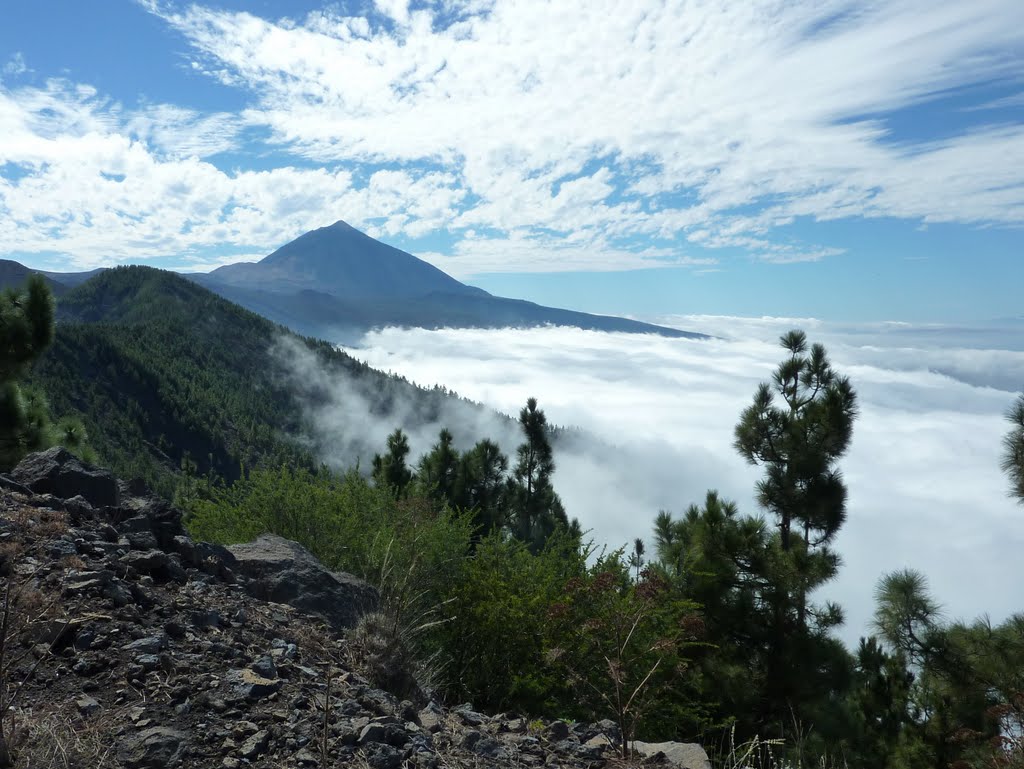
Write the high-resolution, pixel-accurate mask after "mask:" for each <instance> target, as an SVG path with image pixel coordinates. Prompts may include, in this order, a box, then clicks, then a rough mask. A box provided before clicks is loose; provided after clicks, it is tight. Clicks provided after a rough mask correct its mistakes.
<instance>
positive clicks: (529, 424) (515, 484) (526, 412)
mask: <svg viewBox="0 0 1024 769" xmlns="http://www.w3.org/2000/svg"><path fill="white" fill-rule="evenodd" d="M519 424H520V426H521V427H522V429H523V436H524V438H525V441H524V442H523V443H522V444H520V446H519V449H518V451H517V452H516V466H515V468H513V471H512V479H511V484H510V492H511V497H512V500H513V518H512V520H511V521H510V522H509V523H510V525H511V527H512V533H513V534H514V535H515V537H516V538H518V539H519V540H521V541H523V542H525V543H527V545H529V547H530V549H531V550H533V551H534V552H537V551H539V550H540V549H541V548H542V547H543V546H544V543H545V542H546V541H547V538H548V537H549V536H551V534H553V533H554V531H555V530H556V529H557V528H558V526H559V525H563V526H567V527H568V525H569V521H568V518H567V517H566V514H565V508H564V507H562V500H561V499H559V497H558V494H556V493H555V489H554V486H552V484H551V476H552V474H553V473H554V472H555V460H554V454H553V452H552V450H551V441H550V439H549V438H548V420H547V417H546V416H545V415H544V412H543V411H542V410H541V409H539V408H538V407H537V399H536V398H530V399H529V400H527V401H526V405H525V406H524V407H523V408H522V409H521V410H520V412H519Z"/></svg>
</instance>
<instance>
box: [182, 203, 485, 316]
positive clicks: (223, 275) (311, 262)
mask: <svg viewBox="0 0 1024 769" xmlns="http://www.w3.org/2000/svg"><path fill="white" fill-rule="evenodd" d="M190 277H192V278H193V279H198V278H199V277H200V276H197V275H193V276H190ZM199 282H201V283H212V282H218V283H226V284H228V285H231V286H235V287H236V288H248V289H255V290H263V291H267V290H269V291H273V292H276V293H297V292H300V291H317V292H320V293H325V294H329V295H330V296H336V297H340V298H344V299H349V300H357V301H363V300H368V299H396V298H409V297H422V296H426V295H428V294H433V293H442V294H458V295H465V296H478V295H479V296H489V294H487V292H486V291H483V290H482V289H479V288H473V287H471V286H467V285H465V284H463V283H460V282H459V281H457V280H455V278H453V277H451V276H450V275H447V274H446V273H444V272H442V271H441V270H439V269H437V268H436V267H434V266H433V265H431V264H428V263H427V262H424V261H423V260H422V259H417V258H416V257H415V256H413V255H412V254H409V253H406V252H405V251H401V250H399V249H397V248H394V247H393V246H389V245H387V244H386V243H381V242H380V241H379V240H374V239H373V238H371V237H370V236H369V235H366V234H365V233H362V232H360V231H359V230H357V229H355V228H354V227H352V226H351V225H349V224H346V223H345V222H342V221H338V222H335V223H334V224H332V225H330V226H329V227H321V228H320V229H317V230H312V231H311V232H307V233H306V234H305V235H300V236H299V237H298V238H296V239H295V240H293V241H291V242H290V243H286V244H285V245H283V246H281V247H280V248H279V249H277V250H276V251H275V252H274V253H272V254H271V255H270V256H268V257H266V258H264V259H262V260H260V261H259V262H242V263H239V264H229V265H225V266H224V267H218V268H217V269H216V270H214V271H213V272H210V273H208V275H207V276H206V277H205V278H202V279H200V281H199Z"/></svg>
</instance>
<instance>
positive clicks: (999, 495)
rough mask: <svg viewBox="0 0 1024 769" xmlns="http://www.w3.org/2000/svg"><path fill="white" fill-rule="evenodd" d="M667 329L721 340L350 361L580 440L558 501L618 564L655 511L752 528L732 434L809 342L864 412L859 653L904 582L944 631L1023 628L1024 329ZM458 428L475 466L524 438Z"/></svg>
mask: <svg viewBox="0 0 1024 769" xmlns="http://www.w3.org/2000/svg"><path fill="white" fill-rule="evenodd" d="M659 320H661V321H662V322H664V323H668V324H671V325H675V326H678V327H680V328H687V329H692V330H699V331H703V332H706V333H709V334H713V335H715V337H716V338H714V339H710V340H705V341H692V340H681V339H668V338H663V337H658V336H648V335H630V334H608V333H600V332H590V331H582V330H578V329H569V328H547V329H532V330H511V329H509V330H451V329H446V330H440V331H426V330H399V329H385V330H382V331H379V332H374V333H372V334H370V335H368V336H367V337H366V338H365V339H364V340H363V342H362V344H360V345H359V346H358V347H355V348H349V350H348V351H349V352H350V353H352V354H353V355H354V356H356V357H358V358H360V359H362V360H365V361H366V362H367V363H369V364H370V365H371V366H373V367H375V368H379V369H383V370H388V371H393V372H396V373H399V374H401V375H403V376H405V377H407V378H409V379H410V380H412V381H414V382H417V383H419V384H422V385H427V386H430V385H434V384H443V385H445V386H447V387H449V388H451V389H452V390H455V391H456V392H458V393H459V394H461V395H463V396H465V397H468V398H471V399H473V400H476V401H480V402H481V403H484V404H486V405H487V406H490V407H493V408H494V409H497V410H498V411H500V412H504V413H505V414H509V415H512V416H515V415H516V414H517V413H518V410H519V409H520V408H521V407H522V405H523V404H524V403H525V401H526V399H527V398H528V397H530V396H534V397H536V398H537V399H538V400H539V402H540V405H541V407H542V408H543V409H544V410H545V412H546V413H547V415H548V418H549V420H550V421H551V422H552V423H554V424H558V425H562V426H572V427H578V428H580V430H581V433H580V434H579V435H577V436H575V437H573V436H570V439H569V440H567V441H564V442H562V443H561V444H560V446H559V448H558V451H557V454H556V461H557V471H556V477H555V484H556V488H557V490H558V492H559V493H560V494H561V496H562V498H563V500H564V502H565V505H566V508H567V510H568V511H569V513H570V515H573V516H576V517H578V518H579V519H580V521H581V522H582V524H583V525H584V528H586V529H588V530H589V531H590V536H591V537H592V538H593V539H594V540H595V541H596V542H598V543H602V544H608V545H610V546H612V547H617V546H622V545H626V544H627V543H631V542H632V540H633V538H635V537H637V536H641V537H644V538H645V539H647V541H648V544H649V545H650V544H651V536H650V535H651V525H652V521H653V519H654V517H655V515H656V514H657V513H658V511H659V510H661V509H666V510H670V511H673V512H675V513H681V512H682V511H683V510H685V508H686V507H687V506H688V505H689V504H691V503H695V502H696V503H699V502H701V500H702V499H703V497H704V495H705V493H706V491H707V490H708V489H711V488H714V489H718V490H719V491H720V492H721V493H723V494H724V495H725V496H726V497H728V498H731V499H734V500H736V501H737V502H738V503H739V505H740V507H741V510H742V511H744V512H750V513H759V512H760V511H759V510H758V507H757V505H756V502H755V501H754V494H755V492H754V485H755V483H756V481H757V479H758V477H759V475H760V471H759V469H758V468H756V467H752V466H750V465H748V464H746V463H745V461H744V460H743V459H741V458H740V457H739V456H738V454H737V453H736V452H735V450H734V449H733V448H732V432H733V427H734V425H735V423H736V421H737V419H738V417H739V414H740V412H741V411H742V409H743V408H744V407H745V406H746V405H747V404H748V403H749V402H750V399H751V397H752V395H753V393H754V390H755V388H756V387H757V384H758V383H759V382H760V381H765V380H767V379H768V378H769V377H770V376H771V373H772V370H773V369H774V367H775V365H776V364H777V363H778V362H779V360H781V358H782V351H781V349H780V348H779V347H778V337H779V335H780V334H781V333H782V332H784V331H786V330H788V329H790V328H795V327H799V328H803V329H805V330H806V331H807V332H808V335H809V337H810V339H811V341H820V342H823V343H824V344H825V345H826V347H827V348H828V350H829V353H830V355H831V357H832V360H833V363H834V365H835V366H836V367H837V368H838V369H839V370H840V371H841V372H842V373H844V374H847V375H848V376H849V377H850V378H851V380H852V381H853V384H854V386H855V388H856V390H857V393H858V395H859V398H860V411H861V414H860V418H859V419H858V420H857V423H856V428H855V434H854V441H853V445H852V448H851V449H850V452H849V454H848V455H847V456H846V457H845V458H844V459H843V461H842V463H841V468H842V470H843V472H844V474H845V477H846V480H847V482H848V485H849V491H850V498H849V517H848V522H847V524H846V525H845V527H844V528H843V529H842V531H841V532H840V534H839V538H838V542H837V546H838V549H839V551H840V552H841V554H842V557H843V567H842V570H841V573H840V576H839V578H838V579H837V580H836V581H835V582H834V583H832V584H830V585H828V586H827V587H826V588H824V589H823V590H822V591H821V595H820V596H819V598H821V599H826V598H827V599H830V600H835V601H838V602H839V603H840V604H841V605H842V606H843V607H844V609H845V610H846V612H847V623H846V626H845V628H844V630H843V632H842V635H843V638H844V639H845V640H846V641H848V642H849V643H856V640H857V638H858V637H859V636H860V635H863V634H865V633H866V632H869V625H870V620H871V614H872V611H873V592H874V587H875V584H876V582H877V580H878V578H879V577H880V576H881V575H882V574H883V573H885V572H887V571H891V570H894V569H899V568H904V567H913V568H916V569H920V570H922V571H923V572H924V573H925V574H926V575H927V576H928V578H929V581H930V584H931V587H932V589H933V591H934V593H935V594H936V596H937V597H938V598H939V600H940V601H941V603H942V604H943V606H944V609H945V612H946V614H947V616H948V617H949V618H951V619H952V618H962V619H973V618H975V617H977V616H978V615H980V614H983V613H987V614H989V615H990V616H991V617H992V619H993V620H1000V619H1002V618H1004V617H1006V616H1008V615H1009V614H1011V613H1013V612H1016V611H1020V610H1022V609H1024V605H1022V602H1021V598H1020V593H1019V585H1020V553H1022V552H1024V508H1021V507H1020V506H1018V505H1017V504H1016V503H1015V502H1014V501H1013V500H1011V499H1009V498H1008V497H1007V494H1006V491H1007V486H1008V484H1007V481H1006V479H1005V477H1004V476H1003V475H1002V473H1001V472H1000V469H999V463H1000V452H1001V442H1002V437H1003V435H1004V433H1005V432H1006V431H1007V429H1008V426H1009V425H1008V423H1007V422H1006V420H1005V417H1004V415H1005V412H1006V410H1007V409H1008V408H1009V406H1010V405H1011V403H1012V402H1013V400H1014V397H1015V391H1017V390H1019V389H1021V388H1024V344H1022V341H1024V333H1022V331H1024V326H1022V325H1021V324H1020V323H1019V321H1007V322H1006V323H1003V324H1001V325H1000V324H993V325H989V326H975V327H967V326H965V327H959V328H954V327H949V326H909V325H906V324H898V323H891V324H875V325H865V326H839V325H836V324H828V323H823V322H820V321H817V320H813V319H786V318H761V319H750V318H730V317H710V316H699V317H697V316H677V317H671V318H661V319H659ZM353 397H356V396H354V395H353V394H352V393H340V392H339V395H338V399H337V402H336V403H335V404H333V406H332V407H331V410H330V411H326V412H325V413H324V414H323V415H322V418H321V419H320V423H321V425H322V429H324V430H325V431H326V432H329V431H330V430H331V429H332V428H331V425H333V424H339V425H341V424H342V422H343V421H344V422H347V425H348V429H349V430H351V427H352V424H353V423H352V421H351V419H352V417H351V415H352V413H353V411H358V409H354V408H353V406H354V405H356V406H357V405H358V404H354V403H353V401H352V398H353ZM343 414H348V415H349V416H348V418H347V419H344V420H343V419H342V418H341V417H342V415H343ZM447 418H448V419H450V420H451V421H452V422H455V424H451V425H450V426H451V427H453V429H454V430H455V433H456V438H457V440H458V441H459V442H460V443H462V447H463V448H465V447H468V446H469V445H470V444H471V443H472V442H473V441H474V440H476V439H477V438H479V437H484V436H487V435H490V436H491V437H495V438H496V439H498V440H499V441H500V442H501V443H502V444H503V446H504V448H505V449H506V451H509V452H510V453H511V452H513V451H514V448H515V442H516V441H517V436H516V433H515V430H514V429H511V430H510V429H509V423H508V422H507V421H506V422H504V423H502V422H501V421H500V420H497V419H495V420H493V422H489V420H488V419H487V418H482V417H480V416H479V415H476V416H475V417H473V419H472V423H471V424H459V422H460V417H459V416H458V415H457V414H456V413H455V412H453V413H452V414H451V415H450V416H449V417H447ZM392 421H393V420H392ZM395 426H397V425H396V424H391V423H390V421H389V422H388V423H387V424H384V423H379V424H378V423H375V422H374V421H373V420H366V421H365V422H364V423H363V424H362V428H361V429H362V430H363V432H366V433H368V435H367V436H366V438H367V441H370V440H372V441H373V442H375V445H378V446H382V444H383V437H384V436H385V435H386V434H387V432H388V431H390V430H391V429H393V428H394V427H395ZM439 427H440V425H439V424H429V425H425V426H421V427H420V428H419V429H415V430H413V431H412V434H411V436H410V438H411V440H410V442H411V445H412V449H413V455H414V457H415V456H418V455H419V454H421V453H422V452H424V451H426V450H427V449H428V448H429V446H430V443H431V442H433V441H434V440H436V431H437V428H439ZM328 459H329V460H330V459H331V458H330V457H328ZM334 459H335V460H337V459H338V458H337V457H335V458H334ZM365 459H366V458H364V459H363V461H364V462H365ZM649 549H653V548H649Z"/></svg>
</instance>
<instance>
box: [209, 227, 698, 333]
mask: <svg viewBox="0 0 1024 769" xmlns="http://www.w3.org/2000/svg"><path fill="white" fill-rule="evenodd" d="M189 277H190V278H191V279H192V280H195V281H196V282H197V283H200V284H202V285H204V286H206V287H208V288H209V289H210V290H212V291H215V292H216V293H218V294H220V295H221V296H224V297H226V298H228V299H230V300H231V301H234V302H237V303H238V304H241V305H242V306H243V307H247V308H249V309H251V310H253V311H254V312H258V313H260V314H261V315H264V316H265V317H268V318H271V319H272V320H274V321H276V322H278V323H282V324H284V325H287V326H288V327H290V328H292V329H295V330H297V331H299V332H301V333H304V334H311V335H314V336H321V337H324V338H329V339H338V338H339V335H344V334H345V333H346V332H348V331H352V330H355V331H364V330H366V329H370V328H379V327H382V326H407V327H418V328H444V327H452V328H529V327H536V326H546V325H561V326H576V327H579V328H585V329H592V330H597V331H618V332H626V333H646V334H659V335H662V336H670V337H683V338H702V337H703V336H704V335H702V334H694V333H690V332H686V331H680V330H678V329H674V328H667V327H664V326H655V325H652V324H648V323H641V322H639V321H635V320H629V319H626V318H616V317H611V316H604V315H592V314H589V313H583V312H576V311H573V310H563V309H557V308H553V307H544V306H542V305H538V304H534V303H533V302H527V301H523V300H518V299H508V298H504V297H498V296H492V295H491V294H488V293H487V292H486V291H483V290H481V289H478V288H474V287H472V286H467V285H465V284H463V283H460V282H459V281H457V280H455V279H454V278H452V277H450V276H448V275H446V274H445V273H444V272H442V271H441V270H438V269H437V268H436V267H433V266H432V265H430V264H428V263H427V262H424V261H423V260H421V259H417V258H416V257H415V256H413V255H412V254H408V253H406V252H405V251H401V250H399V249H397V248H393V247H391V246H388V245H385V244H384V243H381V242H379V241H377V240H374V239H373V238H371V237H369V236H368V235H365V234H364V233H361V232H359V231H358V230H356V229H354V228H353V227H351V226H349V225H348V224H346V223H345V222H336V223H335V224H333V225H331V226H330V227H323V228H321V229H318V230H314V231H312V232H308V233H306V234H305V235H303V236H301V237H299V238H297V239H296V240H293V241H292V242H291V243H288V244H286V245H284V246H282V247H281V248H279V249H278V250H277V251H275V252H274V253H272V254H271V255H270V256H268V257H266V258H265V259H263V260H262V261H259V262H255V263H245V264H232V265H227V266H225V267H220V268H218V269H216V270H214V271H213V272H211V273H209V274H205V275H202V274H195V275H190V276H189Z"/></svg>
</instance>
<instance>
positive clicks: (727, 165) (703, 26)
mask: <svg viewBox="0 0 1024 769" xmlns="http://www.w3.org/2000/svg"><path fill="white" fill-rule="evenodd" d="M140 1H141V0H140ZM142 4H143V5H144V6H146V7H148V8H150V10H152V11H153V12H154V13H156V14H157V15H159V16H160V17H161V18H163V19H164V20H165V21H166V23H167V24H169V25H170V26H172V27H173V28H174V29H176V30H178V31H179V32H180V33H181V34H182V35H183V36H184V39H185V40H186V41H187V44H188V45H189V46H190V51H191V65H192V71H193V72H194V73H197V74H195V75H194V76H201V77H203V76H205V77H211V78H215V79H217V80H218V81H220V82H222V83H223V84H225V85H227V86H229V87H231V88H236V89H241V90H242V91H243V92H244V93H246V94H247V96H248V99H249V105H248V107H247V108H246V109H244V110H243V111H242V112H240V113H239V114H221V113H214V114H199V113H197V112H195V111H194V110H191V109H189V108H187V107H184V106H180V105H171V104H158V105H142V106H139V107H134V108H131V109H128V108H125V107H122V106H121V105H119V104H117V103H114V102H112V101H111V100H110V99H109V98H107V97H104V96H102V95H100V94H97V93H96V92H95V90H94V89H92V88H90V87H89V86H87V85H82V84H76V83H70V82H64V81H51V82H50V83H48V84H47V85H45V86H35V87H28V86H23V87H19V88H15V87H13V86H12V85H10V84H7V83H6V82H5V83H3V84H0V213H2V214H3V216H2V218H0V222H2V225H0V242H3V244H4V249H5V251H7V252H11V253H13V252H18V251H23V252H35V251H44V250H60V251H64V252H67V253H70V254H71V255H73V256H74V257H76V258H77V260H78V263H79V264H81V265H82V266H91V265H94V264H98V263H100V262H101V261H108V262H109V261H112V260H118V259H128V258H136V259H137V258H145V257H150V256H157V255H169V254H185V255H188V254H192V253H194V252H200V251H203V250H204V249H205V250H209V249H212V248H215V247H221V248H223V247H230V248H237V249H243V250H246V251H248V252H259V251H265V252H269V251H270V250H271V249H272V248H274V247H276V246H278V245H280V244H281V243H282V242H283V241H284V240H286V239H288V238H290V237H293V236H295V235H297V234H299V233H300V232H302V231H305V230H307V229H311V228H313V227H316V226H322V225H324V224H327V223H329V222H331V221H333V220H334V219H338V218H344V219H346V220H348V221H350V222H351V223H353V224H355V225H357V226H361V227H364V228H367V229H368V230H369V231H370V232H371V234H375V235H394V234H397V233H402V234H405V235H409V236H411V237H417V236H420V235H424V234H427V233H429V232H432V231H434V230H438V229H447V230H448V231H449V232H451V233H452V235H453V237H454V241H453V245H452V247H451V252H450V253H444V254H430V255H429V256H430V257H431V259H432V260H433V261H434V262H435V263H436V264H438V265H439V266H442V267H443V268H444V269H446V270H449V271H451V272H453V273H455V274H457V275H468V274H473V273H474V272H483V271H492V272H493V271H499V270H506V271H550V270H576V269H632V268H638V267H646V266H663V265H665V264H681V265H688V264H693V262H694V259H693V256H694V254H693V253H692V251H693V249H691V248H690V247H688V245H687V244H688V243H689V244H692V245H693V246H700V247H702V248H706V247H712V248H716V247H736V248H740V249H743V250H744V251H745V252H747V253H749V254H750V255H751V256H753V257H755V258H759V259H763V260H768V261H775V262H793V261H801V260H815V259H821V258H824V257H827V256H829V255H832V254H835V253H837V252H838V251H839V249H837V248H835V247H834V246H833V245H830V244H828V243H803V242H798V241H792V240H790V239H788V236H784V235H782V234H780V230H779V228H780V227H782V226H785V225H787V224H791V223H792V222H794V221H796V220H799V219H801V218H803V217H806V218H808V219H811V220H830V219H837V218H849V217H898V218H902V219H911V220H918V221H923V222H955V223H961V224H966V225H972V226H973V225H999V226H1005V225H1011V226H1019V225H1020V224H1022V223H1024V166H1022V165H1021V164H1020V163H1013V162H1008V159H1009V158H1013V157H1020V156H1024V125H1021V124H1020V122H1019V120H1018V121H1016V122H1007V119H1006V115H1005V113H1000V112H997V111H995V110H999V109H1006V108H1007V103H1004V102H1002V101H1000V100H999V99H996V100H992V99H989V98H987V97H986V98H984V99H983V98H981V97H980V96H979V97H978V101H979V102H981V101H983V102H985V104H984V105H979V106H984V107H985V109H976V110H964V109H961V108H960V107H957V108H953V107H949V110H950V111H956V112H957V113H958V114H959V115H960V116H961V123H960V125H963V120H967V121H968V127H966V128H957V129H953V128H947V129H943V128H942V121H941V119H940V120H939V121H938V127H937V126H936V122H935V120H934V118H933V117H929V118H927V119H925V118H923V117H918V118H916V119H914V120H910V121H909V122H910V123H915V124H916V125H915V126H914V128H913V130H911V131H909V132H902V133H896V132H895V129H894V128H893V125H894V123H893V122H891V121H890V118H891V117H892V116H893V115H896V114H903V115H904V116H905V115H906V113H905V111H906V110H909V109H912V108H914V107H917V106H920V105H922V104H925V103H928V102H935V101H936V100H939V99H942V98H943V97H947V96H950V95H951V94H954V93H956V94H960V95H961V96H962V95H963V94H965V93H967V94H969V93H970V92H971V90H970V89H971V88H972V87H976V86H982V85H984V86H986V87H988V88H991V87H992V86H993V85H994V84H995V85H998V84H1002V85H1003V86H1006V87H1012V86H1013V84H1014V83H1016V84H1017V85H1018V86H1019V83H1020V78H1021V75H1020V73H1021V67H1022V63H1024V61H1022V55H1021V51H1022V50H1024V5H1022V4H1021V3H1019V2H1017V0H973V1H972V2H959V1H958V0H944V1H941V2H933V1H932V0H894V1H893V2H886V3H872V2H852V1H851V0H824V1H821V0H794V1H793V2H784V3H783V2H777V0H750V1H749V2H742V3H730V2H725V1H724V0H679V1H678V2H676V1H675V0H673V1H671V2H669V1H667V0H642V1H638V2H633V3H629V4H622V3H618V2H611V0H561V2H558V3H554V4H552V3H548V2H544V1H543V0H485V1H484V2H481V0H448V1H446V2H443V3H429V4H419V3H417V4H414V5H412V6H410V4H409V3H408V2H406V1H405V0H376V2H375V3H374V4H372V5H371V4H367V5H366V7H367V8H368V9H371V10H372V11H373V12H372V13H370V12H369V11H368V12H367V15H365V16H344V15H341V14H340V13H338V12H336V11H332V10H324V11H321V12H316V13H313V14H311V15H309V16H308V17H306V18H303V19H264V18H260V17H258V16H255V15H252V14H250V13H244V12H231V11H225V10H220V9H216V8H213V7H207V6H204V5H200V4H193V5H189V6H187V7H186V6H183V5H179V4H176V3H160V2H157V0H146V1H145V2H143V3H142ZM19 62H20V63H19ZM12 67H13V68H12ZM5 71H9V72H10V73H18V74H20V73H21V72H23V71H24V63H23V62H21V60H20V59H16V58H13V59H11V60H10V61H9V64H8V66H6V67H5ZM12 82H13V81H12ZM1006 98H1008V99H1011V101H1010V102H1009V106H1010V107H1012V105H1013V102H1012V99H1013V98H1014V97H1013V96H1009V97H1006ZM963 116H968V117H967V118H965V117H963ZM903 122H904V123H906V122H908V121H906V120H904V121H903ZM238 151H243V152H244V153H245V154H246V156H247V157H248V158H249V159H250V160H247V161H244V162H243V165H242V166H241V168H239V167H238V166H237V161H235V160H232V161H231V163H227V162H224V161H222V160H219V159H218V154H219V153H224V152H238ZM268 153H269V154H268ZM258 156H264V159H263V160H261V161H260V163H262V165H261V166H260V167H261V168H266V162H267V161H266V160H265V157H272V158H274V160H273V161H272V162H271V167H270V168H268V169H267V170H259V171H257V170H247V169H246V167H245V165H244V163H245V162H250V161H251V159H252V158H253V157H258ZM233 157H234V156H233ZM4 163H7V164H9V165H8V166H7V168H8V169H16V171H17V173H13V172H11V171H9V170H7V171H5V167H4V165H3V164H4ZM311 163H312V164H313V165H314V166H319V167H321V168H310V164H311ZM253 167H255V166H253ZM121 175H123V176H124V179H123V180H118V181H113V180H111V178H110V177H111V176H115V177H117V178H118V179H119V178H120V176H121ZM214 256H215V255H214ZM202 259H203V260H205V261H210V259H211V256H210V255H207V256H205V257H202ZM707 260H708V257H706V256H702V255H699V258H698V259H697V261H698V262H706V261H707Z"/></svg>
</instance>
